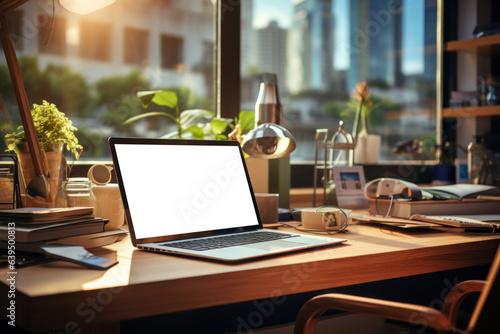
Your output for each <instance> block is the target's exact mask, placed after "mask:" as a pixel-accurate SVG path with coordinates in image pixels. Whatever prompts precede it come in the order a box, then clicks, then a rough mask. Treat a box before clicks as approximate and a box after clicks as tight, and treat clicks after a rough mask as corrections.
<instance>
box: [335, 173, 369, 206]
mask: <svg viewBox="0 0 500 334" xmlns="http://www.w3.org/2000/svg"><path fill="white" fill-rule="evenodd" d="M333 181H334V182H335V191H336V194H337V202H338V205H339V207H340V208H346V209H364V208H368V200H367V199H366V198H365V192H364V189H365V173H364V171H363V167H362V166H335V167H333Z"/></svg>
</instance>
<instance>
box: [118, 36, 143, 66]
mask: <svg viewBox="0 0 500 334" xmlns="http://www.w3.org/2000/svg"><path fill="white" fill-rule="evenodd" d="M148 37H149V34H148V32H147V30H142V29H135V28H130V27H125V30H124V34H123V38H124V49H123V57H124V59H123V61H124V62H125V63H126V64H132V65H143V64H146V63H147V61H148V45H149V43H148Z"/></svg>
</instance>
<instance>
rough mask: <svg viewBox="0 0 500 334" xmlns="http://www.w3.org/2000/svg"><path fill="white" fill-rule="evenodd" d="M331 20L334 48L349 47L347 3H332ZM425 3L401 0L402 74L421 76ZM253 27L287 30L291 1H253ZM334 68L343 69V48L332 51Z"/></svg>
mask: <svg viewBox="0 0 500 334" xmlns="http://www.w3.org/2000/svg"><path fill="white" fill-rule="evenodd" d="M332 1H333V11H334V20H335V41H336V45H349V40H348V39H349V34H348V33H346V31H347V30H348V29H349V28H350V27H349V15H339V13H348V12H349V1H350V0H332ZM424 1H425V0H403V4H404V6H405V8H406V10H405V12H404V13H403V36H404V38H403V49H404V50H405V51H404V52H403V61H402V64H403V72H404V73H405V74H413V73H421V72H422V71H423V70H424V65H423V62H424V55H423V53H422V45H423V43H424V37H423V34H424V11H423V8H424V7H423V6H424ZM253 6H254V8H253V11H254V22H253V26H254V28H262V27H266V26H267V24H268V23H269V21H272V20H274V21H277V22H278V25H279V26H280V27H282V28H288V27H289V26H290V24H291V17H292V15H293V0H253ZM334 67H335V68H336V69H346V68H348V67H349V59H348V58H347V57H345V48H343V50H341V48H336V49H335V50H334Z"/></svg>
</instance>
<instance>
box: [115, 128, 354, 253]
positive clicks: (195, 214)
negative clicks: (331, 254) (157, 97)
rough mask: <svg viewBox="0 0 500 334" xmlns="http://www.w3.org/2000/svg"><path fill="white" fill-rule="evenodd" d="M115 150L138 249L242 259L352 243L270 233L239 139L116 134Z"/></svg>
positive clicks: (133, 235)
mask: <svg viewBox="0 0 500 334" xmlns="http://www.w3.org/2000/svg"><path fill="white" fill-rule="evenodd" d="M109 145H110V149H111V154H112V157H113V162H114V166H115V171H116V175H117V178H118V184H119V187H120V192H121V196H122V200H123V204H124V208H125V214H126V219H127V222H128V225H129V228H130V235H131V239H132V243H133V245H134V246H135V247H137V248H139V249H143V250H147V251H155V252H165V253H173V254H182V255H189V256H196V257H201V258H208V259H214V260H219V261H241V260H247V259H252V258H257V257H261V256H266V255H272V254H278V253H285V252H289V251H296V250H301V249H306V248H316V247H320V246H326V245H332V244H338V243H342V242H345V241H347V240H345V239H339V238H332V237H327V236H309V235H304V234H299V233H291V232H283V231H278V230H267V229H263V227H262V222H261V220H260V217H259V212H258V209H257V205H256V201H255V197H254V194H253V190H252V186H251V183H250V179H249V177H248V172H247V169H246V165H245V161H244V158H243V154H242V151H241V148H240V145H239V143H238V142H235V141H215V140H184V139H146V138H118V137H111V138H109ZM269 239H271V240H269ZM221 243H223V244H221ZM228 243H229V245H228Z"/></svg>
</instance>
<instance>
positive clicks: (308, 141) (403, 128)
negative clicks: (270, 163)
mask: <svg viewBox="0 0 500 334" xmlns="http://www.w3.org/2000/svg"><path fill="white" fill-rule="evenodd" d="M241 17H242V20H241V39H242V42H241V45H242V46H241V47H242V51H241V82H242V92H241V95H242V100H241V108H242V109H251V110H253V104H254V103H255V101H256V98H257V93H258V84H259V78H260V77H259V74H260V73H263V72H272V73H276V74H277V75H278V86H279V91H280V95H281V102H282V104H283V113H284V121H283V123H284V124H283V125H284V126H285V127H286V128H287V129H288V130H290V131H291V133H292V134H293V135H294V137H295V139H296V140H297V141H298V145H297V149H296V151H295V152H294V153H293V154H292V158H291V159H292V161H295V162H306V161H313V160H314V145H315V143H314V138H315V130H316V129H318V128H328V129H329V138H331V136H332V135H333V133H334V132H335V131H336V129H337V128H338V124H339V121H340V120H343V121H344V122H345V123H346V130H347V131H348V132H351V131H352V127H353V119H354V111H352V110H351V109H349V107H348V102H349V100H350V98H351V95H352V93H353V91H354V89H355V87H356V84H358V83H361V82H367V83H368V86H369V88H370V90H371V96H372V100H373V102H374V103H375V105H376V106H377V108H376V109H374V110H373V112H372V113H371V115H370V118H369V128H368V129H369V132H371V133H376V134H380V135H381V136H382V147H381V153H380V158H379V160H380V161H381V162H389V161H398V160H399V161H402V160H403V161H404V160H410V159H419V160H420V159H422V160H426V159H427V160H434V158H435V157H434V154H433V153H434V147H435V143H436V138H435V134H436V24H437V1H435V0H415V1H395V0H299V1H292V0H274V1H268V0H253V1H244V2H242V13H241ZM412 142H418V143H419V144H421V145H422V150H423V151H421V152H413V153H415V154H413V155H412V154H411V153H406V152H401V153H395V151H396V147H397V146H398V145H400V144H402V143H412ZM402 151H403V150H402ZM417 153H418V154H417Z"/></svg>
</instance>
